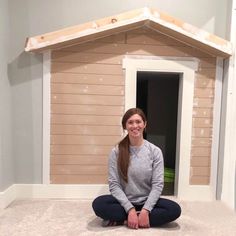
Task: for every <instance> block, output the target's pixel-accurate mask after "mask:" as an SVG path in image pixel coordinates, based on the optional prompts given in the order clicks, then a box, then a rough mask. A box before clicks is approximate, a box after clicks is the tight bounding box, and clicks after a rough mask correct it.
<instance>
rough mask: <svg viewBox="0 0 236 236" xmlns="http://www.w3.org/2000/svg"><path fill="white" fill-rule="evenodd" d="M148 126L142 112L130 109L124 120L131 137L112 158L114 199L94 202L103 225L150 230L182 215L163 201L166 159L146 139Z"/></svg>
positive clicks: (118, 148) (127, 138)
mask: <svg viewBox="0 0 236 236" xmlns="http://www.w3.org/2000/svg"><path fill="white" fill-rule="evenodd" d="M146 125H147V121H146V117H145V115H144V113H143V111H142V110H141V109H139V108H131V109H129V110H128V111H127V112H126V113H125V114H124V116H123V118H122V126H123V129H125V130H127V132H128V134H127V136H126V137H125V138H124V139H123V140H121V141H120V142H119V144H118V146H117V147H114V148H113V149H112V151H111V154H110V157H109V174H108V176H109V177H108V182H109V189H110V192H111V195H103V196H100V197H98V198H96V199H95V200H94V201H93V209H94V212H95V214H96V215H97V216H99V217H101V218H102V219H103V220H104V222H103V223H104V225H120V224H127V226H128V227H129V228H132V229H138V228H149V227H155V226H160V225H163V224H165V223H168V222H171V221H173V220H175V219H177V218H178V217H179V216H180V214H181V208H180V206H179V205H178V204H177V203H175V202H173V201H171V200H168V199H164V198H160V195H161V192H162V189H163V185H164V184H163V182H164V167H163V156H162V152H161V150H160V149H159V148H158V147H157V146H155V145H154V144H152V143H150V142H148V141H147V140H145V139H144V138H143V132H144V130H145V128H146Z"/></svg>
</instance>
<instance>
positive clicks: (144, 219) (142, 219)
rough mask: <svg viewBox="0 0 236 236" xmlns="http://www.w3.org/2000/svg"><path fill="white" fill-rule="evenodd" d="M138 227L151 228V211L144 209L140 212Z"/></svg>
mask: <svg viewBox="0 0 236 236" xmlns="http://www.w3.org/2000/svg"><path fill="white" fill-rule="evenodd" d="M138 225H139V227H140V228H149V227H150V223H149V211H148V210H146V209H144V208H143V209H142V210H141V211H140V214H139V216H138Z"/></svg>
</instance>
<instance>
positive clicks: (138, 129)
mask: <svg viewBox="0 0 236 236" xmlns="http://www.w3.org/2000/svg"><path fill="white" fill-rule="evenodd" d="M145 127H146V122H144V121H143V119H142V117H141V116H140V115H138V114H134V115H132V116H131V117H130V118H129V119H128V120H127V121H126V127H125V128H126V130H127V131H128V134H129V136H130V137H132V138H138V137H143V131H144V129H145Z"/></svg>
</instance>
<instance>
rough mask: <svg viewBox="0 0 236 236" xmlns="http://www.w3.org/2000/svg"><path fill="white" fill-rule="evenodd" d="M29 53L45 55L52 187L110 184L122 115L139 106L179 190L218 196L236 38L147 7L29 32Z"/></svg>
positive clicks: (47, 172) (47, 166)
mask: <svg viewBox="0 0 236 236" xmlns="http://www.w3.org/2000/svg"><path fill="white" fill-rule="evenodd" d="M25 51H27V52H35V53H43V58H44V62H43V68H44V74H43V77H44V78H43V83H44V85H43V89H44V90H43V92H44V95H43V96H44V97H43V98H44V101H43V104H44V108H43V109H44V110H43V116H44V118H43V121H44V124H43V129H44V130H43V139H44V140H43V143H44V146H43V149H44V150H43V155H44V156H43V158H44V170H43V171H44V183H47V184H49V183H50V184H91V185H96V184H98V185H99V184H106V183H107V159H108V154H109V152H110V150H111V148H112V147H113V146H114V145H115V144H116V143H117V142H118V141H119V140H120V139H121V137H122V135H124V133H123V130H122V128H121V117H122V114H123V113H124V111H125V110H127V109H128V108H130V107H136V106H137V107H140V108H142V109H143V110H144V111H145V113H146V114H147V118H148V126H147V133H146V138H147V139H148V140H150V141H151V142H153V143H155V144H156V145H158V146H160V147H161V149H162V151H163V153H164V158H165V167H166V183H168V182H169V183H172V194H173V195H176V196H178V197H180V198H185V199H189V198H191V199H194V198H197V197H198V198H199V199H200V198H201V199H214V195H215V191H216V185H217V172H218V155H219V151H218V146H219V132H220V112H221V101H222V95H221V93H222V79H223V59H224V58H228V57H230V56H231V54H232V48H231V44H230V43H229V42H228V41H226V40H224V39H221V38H219V37H217V36H215V35H212V34H209V33H207V32H205V31H203V30H201V29H198V28H196V27H194V26H192V25H189V24H187V23H185V22H182V21H180V20H178V19H175V18H173V17H171V16H169V15H167V14H165V13H162V12H159V11H158V10H154V9H149V8H143V9H138V10H134V11H131V12H125V13H123V14H120V15H116V16H112V17H107V18H104V19H100V20H96V21H93V22H89V23H86V24H82V25H77V26H73V27H70V28H65V29H61V30H58V31H55V32H50V33H46V34H43V35H39V36H35V37H31V38H28V39H27V42H26V47H25ZM167 185H168V184H167ZM199 193H201V194H199ZM197 195H198V196H197Z"/></svg>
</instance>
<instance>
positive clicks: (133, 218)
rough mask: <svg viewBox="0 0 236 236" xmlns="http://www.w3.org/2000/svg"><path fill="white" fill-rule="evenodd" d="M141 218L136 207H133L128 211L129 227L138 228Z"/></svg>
mask: <svg viewBox="0 0 236 236" xmlns="http://www.w3.org/2000/svg"><path fill="white" fill-rule="evenodd" d="M138 225H139V220H138V216H137V212H136V210H135V208H131V209H130V210H129V213H128V227H129V228H131V229H138Z"/></svg>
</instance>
